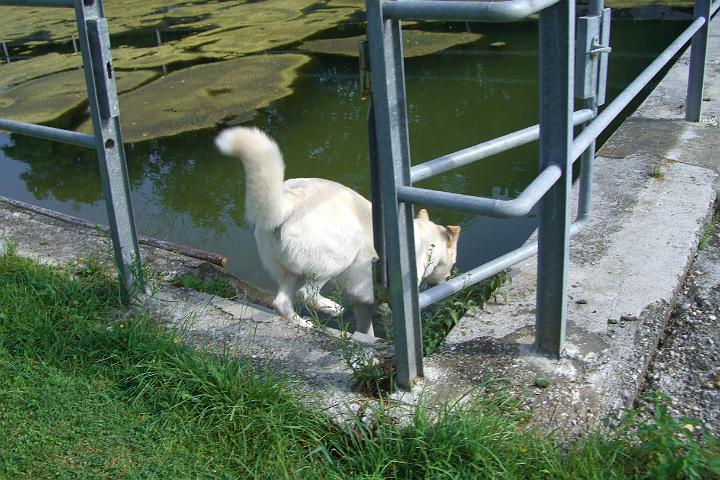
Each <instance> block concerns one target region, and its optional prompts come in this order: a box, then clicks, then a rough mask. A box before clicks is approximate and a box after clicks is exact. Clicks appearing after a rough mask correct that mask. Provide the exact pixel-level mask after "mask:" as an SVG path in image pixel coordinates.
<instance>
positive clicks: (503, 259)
mask: <svg viewBox="0 0 720 480" xmlns="http://www.w3.org/2000/svg"><path fill="white" fill-rule="evenodd" d="M587 223H588V221H587V217H583V218H579V219H578V220H577V221H575V222H573V223H572V224H571V225H570V235H571V236H572V235H575V234H576V233H578V232H579V231H580V230H582V229H583V228H584V227H585V225H587ZM537 251H538V242H537V240H534V241H532V242H530V243H527V244H525V245H523V246H522V247H520V248H517V249H515V250H513V251H511V252H508V253H506V254H505V255H502V256H500V257H498V258H496V259H494V260H491V261H489V262H487V263H484V264H482V265H480V266H479V267H475V268H473V269H472V270H468V271H467V272H465V273H462V274H460V275H458V276H457V277H453V278H451V279H450V280H448V281H447V282H444V283H441V284H439V285H435V286H434V287H431V288H428V289H427V290H425V291H423V292H420V293H419V294H418V303H419V305H420V308H421V309H423V308H427V307H429V306H430V305H432V304H433V303H436V302H439V301H440V300H443V299H445V298H447V297H449V296H450V295H452V294H454V293H457V292H459V291H460V290H464V289H466V288H468V287H470V286H472V285H475V284H477V283H480V282H482V281H483V280H486V279H488V278H490V277H492V276H493V275H496V274H498V273H500V272H502V271H503V270H506V269H508V268H510V267H512V266H513V265H515V264H517V263H520V262H522V261H523V260H527V259H528V258H530V257H532V256H534V255H536V254H537Z"/></svg>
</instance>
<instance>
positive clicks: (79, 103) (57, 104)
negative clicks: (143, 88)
mask: <svg viewBox="0 0 720 480" xmlns="http://www.w3.org/2000/svg"><path fill="white" fill-rule="evenodd" d="M157 76H158V74H157V73H155V72H150V71H142V70H140V71H135V72H118V74H117V76H116V84H117V89H118V92H127V91H129V90H132V89H133V88H137V87H139V86H140V85H142V84H144V83H147V82H149V81H150V80H152V79H153V78H155V77H157ZM86 104H87V90H86V86H85V75H84V73H83V71H82V70H80V69H76V70H69V71H67V72H61V73H55V74H52V75H47V76H45V77H41V78H38V79H35V80H30V81H28V82H24V83H21V84H20V85H18V86H16V87H13V88H10V89H8V90H5V91H3V92H2V93H0V118H10V119H13V120H20V121H24V122H30V123H50V124H61V123H62V120H63V119H65V118H67V117H69V116H70V115H71V114H73V113H74V112H75V111H76V110H78V109H80V108H82V107H84V106H85V105H86Z"/></svg>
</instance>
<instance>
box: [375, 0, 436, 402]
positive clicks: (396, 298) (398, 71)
mask: <svg viewBox="0 0 720 480" xmlns="http://www.w3.org/2000/svg"><path fill="white" fill-rule="evenodd" d="M385 3H387V2H386V1H385V0H368V1H367V36H368V43H369V49H370V67H371V71H372V91H373V95H372V101H373V109H374V119H375V133H374V134H375V142H376V145H377V161H378V164H379V167H380V168H379V169H378V170H380V169H382V170H383V171H384V173H381V174H379V177H380V190H381V196H382V202H383V205H382V209H383V223H384V227H385V241H386V247H387V248H386V252H385V253H386V255H387V276H388V279H387V280H388V286H389V288H390V306H391V308H392V315H393V327H394V334H395V362H396V364H397V382H398V385H399V386H400V387H402V388H410V386H411V385H412V382H413V380H415V378H416V377H418V376H422V375H423V351H422V338H421V335H420V309H419V307H418V290H417V273H416V268H417V267H416V265H415V246H414V243H415V242H414V238H413V232H414V225H413V209H412V205H410V204H409V203H400V202H399V201H398V198H397V187H398V186H407V185H410V147H409V140H408V123H407V111H406V103H405V74H404V69H403V56H402V32H401V30H400V21H398V20H391V19H385V18H384V16H383V11H382V8H383V5H384V4H385ZM378 173H379V172H378Z"/></svg>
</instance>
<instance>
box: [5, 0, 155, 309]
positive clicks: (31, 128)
mask: <svg viewBox="0 0 720 480" xmlns="http://www.w3.org/2000/svg"><path fill="white" fill-rule="evenodd" d="M0 5H14V6H21V7H23V6H24V7H63V8H74V9H75V19H76V23H77V27H78V36H79V40H80V51H81V53H82V60H83V70H84V72H85V84H86V86H87V94H88V103H89V105H90V115H91V117H92V125H93V132H94V133H93V135H88V134H85V133H79V132H73V131H68V130H62V129H58V128H52V127H46V126H43V125H35V124H32V123H24V122H17V121H13V120H7V119H0V130H7V131H10V132H13V133H18V134H22V135H29V136H33V137H38V138H44V139H46V140H53V141H56V142H61V143H68V144H72V145H79V146H81V147H86V148H91V149H95V150H96V152H97V157H98V162H99V165H100V178H101V181H102V185H103V193H104V196H105V205H106V207H107V215H108V222H109V224H110V236H111V238H112V243H113V250H114V254H115V263H116V266H117V270H118V276H119V279H120V290H121V294H122V296H123V298H124V299H125V300H127V299H129V298H130V297H131V295H132V293H133V292H139V291H142V290H143V288H144V286H143V285H144V282H143V278H142V274H141V272H142V269H141V266H140V250H139V248H138V240H137V233H136V231H135V220H134V218H133V211H132V203H131V201H130V188H129V185H128V173H127V166H126V161H125V148H124V146H123V141H122V135H121V131H120V120H119V116H120V109H119V106H118V100H117V89H116V87H115V72H114V70H113V66H112V57H111V55H110V36H109V33H108V26H107V21H106V20H105V15H104V10H103V4H102V0H0Z"/></svg>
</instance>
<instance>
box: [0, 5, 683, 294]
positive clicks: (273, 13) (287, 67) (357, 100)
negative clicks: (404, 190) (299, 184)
mask: <svg viewBox="0 0 720 480" xmlns="http://www.w3.org/2000/svg"><path fill="white" fill-rule="evenodd" d="M117 3H123V2H117ZM135 3H137V5H135ZM135 3H133V2H130V3H129V5H134V6H133V7H132V8H133V9H134V8H137V9H141V10H142V12H146V13H142V14H136V15H135V16H133V15H131V14H130V11H131V10H132V9H130V8H129V9H128V14H127V15H120V14H119V13H117V14H113V12H112V7H111V5H110V4H109V5H108V11H109V16H110V26H111V32H114V33H113V45H114V46H117V47H118V48H116V49H115V51H114V55H115V58H116V62H117V64H118V68H119V70H120V71H119V77H120V75H122V74H123V73H126V74H127V75H128V79H127V80H126V83H127V84H128V88H126V89H121V91H122V92H126V93H122V94H121V97H120V102H121V103H120V107H121V121H123V129H124V131H125V133H126V139H127V140H132V141H131V142H129V143H128V144H127V146H126V151H127V156H128V169H129V175H130V183H131V191H132V195H133V201H134V206H135V213H136V222H137V225H138V231H139V232H140V233H142V234H144V235H148V236H153V237H157V238H164V239H168V240H172V241H175V242H178V243H185V244H189V245H192V246H195V247H198V248H202V249H206V250H210V251H215V252H218V253H222V254H225V255H227V256H229V257H230V260H231V265H230V270H231V271H232V272H233V273H235V274H237V275H238V276H240V277H241V278H243V279H245V280H248V281H250V282H252V283H255V284H257V285H259V286H265V287H270V286H271V285H272V283H271V282H270V280H269V279H268V277H267V276H266V274H265V272H264V271H263V270H262V268H261V266H260V263H259V259H258V257H257V253H256V250H255V245H254V241H253V239H252V234H251V232H250V231H249V228H248V226H247V224H246V223H245V221H244V219H243V211H244V207H243V198H242V197H243V194H244V190H243V188H244V186H243V174H242V169H241V167H240V165H238V164H236V163H234V162H233V161H232V160H230V159H227V158H223V157H221V156H220V155H219V154H218V153H217V152H216V151H215V149H214V146H213V143H212V139H213V136H214V135H215V133H216V131H217V127H216V126H215V125H216V124H218V123H228V122H229V123H238V122H252V123H253V124H256V125H258V126H259V127H261V128H263V129H265V130H268V131H269V132H270V133H271V134H272V135H273V136H274V137H275V138H276V139H277V141H278V143H279V144H280V146H281V148H282V149H283V151H284V152H285V155H286V161H287V164H288V165H287V175H288V176H289V177H324V178H330V179H333V180H337V181H340V182H342V183H345V184H347V185H349V186H351V187H353V188H355V189H357V190H359V191H360V192H362V193H364V194H367V193H368V190H369V178H368V167H367V134H366V126H365V117H366V112H367V100H363V99H362V98H361V97H360V94H359V91H358V74H357V59H356V58H353V57H352V56H348V53H347V52H346V50H348V48H347V47H346V46H345V44H344V43H341V42H335V43H329V42H327V41H326V40H327V39H332V38H337V37H342V38H351V37H355V36H357V35H360V34H362V31H361V28H360V27H359V26H358V25H357V24H355V23H353V22H355V21H356V20H357V19H358V18H361V15H362V14H361V13H360V9H359V5H360V4H361V3H362V2H354V1H350V0H347V1H340V0H338V1H329V2H311V1H307V2H282V1H279V0H278V1H275V0H265V1H263V2H254V3H252V5H253V7H252V8H253V9H255V10H253V12H254V13H253V15H255V16H241V15H239V14H237V11H236V10H233V7H232V6H231V3H230V2H225V3H223V5H227V10H228V11H225V13H223V15H224V16H223V17H222V18H216V16H213V15H212V14H210V13H203V14H200V15H189V14H188V13H187V12H186V11H184V10H182V8H190V7H189V6H190V5H192V4H187V5H186V6H185V7H182V8H181V7H177V8H169V9H168V10H167V12H165V13H166V14H172V15H171V16H168V15H164V16H160V17H157V15H159V14H157V15H156V16H153V15H154V14H153V13H152V12H154V11H155V10H152V8H150V7H152V2H144V3H142V4H141V2H135ZM220 3H221V2H216V3H213V2H203V3H197V4H195V7H197V8H206V9H210V8H211V6H212V5H214V7H213V8H218V5H219V4H220ZM300 4H302V5H300ZM319 4H322V5H319ZM232 5H237V4H235V3H232ZM242 5H245V4H239V5H238V6H237V8H240V6H242ZM261 6H268V7H270V6H272V8H267V9H263V8H260V7H261ZM195 7H193V8H195ZM154 8H156V9H157V8H158V7H157V6H155V7H154ZM297 9H299V11H300V13H299V14H298V11H297ZM193 11H194V10H193ZM658 11H660V12H669V10H667V9H664V10H658ZM147 12H149V13H147ZM136 13H137V12H136ZM195 13H197V11H195ZM113 15H114V17H113ZM138 15H139V16H138ZM309 15H312V16H311V17H308V16H309ZM11 18H12V17H11ZM47 21H49V20H47ZM233 22H234V23H233ZM243 22H244V23H243ZM33 25H34V24H30V25H29V26H30V27H33ZM116 25H117V26H116ZM684 25H685V23H684V22H674V21H658V20H654V21H641V22H640V21H633V20H632V19H631V18H630V17H628V16H626V17H624V18H619V19H616V20H615V21H614V23H613V39H612V42H613V47H614V51H613V55H611V63H610V78H609V83H610V92H609V93H610V95H611V96H613V95H616V94H617V93H618V92H619V91H620V90H621V89H622V87H623V86H624V85H625V84H627V82H628V81H629V80H630V79H631V78H632V77H634V76H635V75H637V73H639V72H640V70H641V69H642V68H643V67H644V66H645V65H647V64H648V63H649V62H650V61H651V60H652V57H653V55H654V54H655V53H657V52H659V51H661V50H662V49H663V48H664V47H665V45H666V44H667V43H669V41H670V39H671V38H673V37H674V36H675V35H677V33H679V31H680V30H681V29H682V28H683V27H684ZM27 26H28V25H26V27H27ZM156 26H160V27H162V31H160V30H158V31H159V32H160V33H161V40H162V42H163V44H162V45H160V46H158V45H157V44H156V43H155V44H154V43H153V42H156V34H155V30H154V29H155V27H156ZM2 28H3V29H8V28H10V27H8V26H4V27H2ZM12 28H16V27H14V26H13V27H12ZM19 28H20V27H19V26H18V27H17V29H19ZM38 28H40V27H38ZM43 28H46V30H44V31H45V33H43V34H42V35H44V37H45V38H47V39H51V40H54V41H56V42H60V43H56V44H55V47H52V48H51V47H48V46H46V45H44V44H36V43H34V42H35V40H32V41H31V40H28V42H27V43H22V41H23V39H24V38H25V37H22V36H20V34H19V33H18V34H17V35H18V36H16V37H13V38H14V39H16V41H17V42H20V43H14V44H13V43H11V53H12V54H13V55H16V56H18V57H23V56H29V57H32V58H31V59H20V60H15V61H13V63H11V64H10V65H2V66H0V83H2V84H6V83H9V84H13V85H14V87H12V88H4V89H2V90H0V116H4V113H3V110H4V109H11V108H12V109H19V110H17V111H18V112H19V113H18V115H19V116H22V115H23V114H25V113H24V112H29V111H31V109H30V108H29V107H28V109H26V110H22V108H21V106H20V103H19V102H18V100H17V98H18V97H19V94H18V90H16V89H21V88H24V89H29V88H30V87H32V86H34V87H35V90H34V91H42V90H43V89H42V85H43V83H42V82H47V80H48V77H47V76H48V75H49V74H50V72H56V71H58V69H60V70H63V72H60V73H54V74H53V75H66V76H70V73H68V72H77V70H76V68H77V64H74V63H72V62H73V61H74V59H75V58H77V57H76V56H73V55H71V54H69V53H68V52H71V51H72V50H71V49H70V47H69V44H65V46H64V47H63V48H65V50H64V51H60V50H59V47H58V45H62V42H63V41H65V39H66V37H67V36H68V35H69V34H68V32H69V31H66V30H63V29H59V30H58V31H57V32H56V31H55V30H54V27H52V28H51V27H50V26H47V27H43ZM408 28H410V29H414V30H418V32H419V29H421V30H422V33H414V34H411V35H414V36H415V40H416V46H417V48H418V49H419V50H418V55H417V56H410V58H408V59H407V60H406V73H407V89H408V98H409V111H408V113H409V119H410V122H411V125H410V135H411V144H412V156H413V162H420V161H424V160H428V159H430V158H433V157H436V156H438V155H442V154H445V153H448V152H451V151H453V150H457V149H460V148H464V147H467V146H470V145H473V144H476V143H478V142H481V141H483V140H486V139H489V138H492V137H495V136H498V135H501V134H504V133H508V132H510V131H513V130H516V129H519V128H523V127H526V126H529V125H532V124H533V123H536V122H537V103H538V102H537V30H536V23H534V22H521V23H516V24H510V25H472V26H471V27H470V28H469V30H470V31H469V32H468V26H467V25H465V24H432V25H422V26H419V25H410V26H409V27H408ZM12 31H14V30H12ZM18 31H19V30H18ZM213 32H214V33H213ZM427 32H439V33H442V34H443V35H439V36H437V37H436V39H435V40H433V41H432V42H430V41H426V38H429V37H427V36H426V33H427ZM450 32H457V41H449V40H448V38H449V37H448V35H447V34H448V33H450ZM5 34H6V36H7V33H5ZM241 34H242V35H241ZM25 35H27V33H26V34H25ZM253 35H255V36H253ZM411 35H409V36H408V37H411ZM7 38H8V39H10V40H12V39H13V38H11V37H7ZM252 39H255V40H254V41H251V40H252ZM260 39H261V40H262V41H260ZM495 41H503V42H505V43H506V46H505V47H504V48H503V49H499V50H495V49H491V48H490V47H489V45H490V43H492V42H495ZM353 42H354V39H352V40H350V41H346V42H345V43H353ZM13 45H15V46H14V47H13ZM153 45H154V46H153ZM53 48H55V50H56V51H53V52H51V50H52V49H53ZM68 49H69V50H68ZM268 49H270V50H268ZM263 52H264V53H263ZM318 52H325V53H318ZM433 52H434V53H433ZM349 53H352V52H351V51H350V52H349ZM409 53H410V51H409ZM38 55H54V56H53V57H52V58H50V60H52V61H53V62H55V65H56V66H55V67H53V66H52V65H50V66H48V65H47V64H43V63H41V62H39V61H38V60H34V58H37V56H38ZM220 61H223V62H233V64H232V67H233V68H222V67H218V65H221V64H220V63H218V62H220ZM32 62H35V63H32ZM66 62H70V63H66ZM23 64H26V66H25V67H23V68H15V67H18V66H20V67H22V66H23ZM57 65H59V66H57ZM225 65H229V64H227V63H226V64H225ZM10 66H13V68H12V69H10V68H8V67H10ZM163 67H164V71H163ZM191 69H195V70H194V71H193V70H191ZM6 72H7V74H6ZM131 75H132V76H131ZM268 79H271V80H268ZM131 81H134V82H135V83H131ZM33 82H37V83H35V84H34V83H33ZM242 82H248V83H247V84H246V83H242ZM38 84H40V85H39V86H38ZM45 85H47V83H45ZM119 85H120V83H119ZM179 85H182V86H181V87H180V86H179ZM243 85H246V86H245V87H243ZM240 89H242V92H240V91H239V90H240ZM248 89H252V92H253V95H254V97H253V100H252V102H250V103H248V101H247V97H248ZM168 90H172V91H173V94H172V95H169V96H168V95H167V94H166V93H167V91H168ZM68 97H72V98H68ZM186 97H194V98H195V100H193V101H188V102H187V103H186V104H185V105H182V106H178V104H177V103H173V101H175V100H178V99H181V98H182V99H183V100H184V99H185V98H186ZM168 99H170V100H172V101H168ZM61 100H62V101H66V100H67V101H68V102H69V103H68V104H72V105H71V106H70V107H69V110H68V111H67V112H68V113H67V114H66V115H61V116H57V115H56V114H57V113H58V112H57V111H54V112H50V113H53V114H55V115H56V116H55V117H53V118H48V119H46V121H54V122H56V123H57V122H59V123H63V122H64V123H66V124H67V125H68V126H71V127H76V128H83V127H82V125H83V122H84V121H85V118H84V117H85V116H86V113H85V107H84V104H83V103H82V99H81V98H79V97H73V96H72V95H71V94H69V93H67V90H66V95H65V96H63V97H62V98H61V99H59V100H57V101H61ZM42 103H43V102H41V104H42ZM255 109H258V110H255ZM32 111H35V112H37V111H42V109H35V110H32ZM248 112H250V113H248ZM183 116H185V117H190V118H191V121H193V122H195V124H194V126H193V127H192V128H186V126H187V124H188V122H187V121H186V120H183ZM178 125H181V127H178ZM158 132H164V133H162V135H158ZM175 132H184V133H182V134H179V135H172V134H173V133H175ZM154 137H158V138H154ZM535 153H536V151H535V147H534V146H528V147H524V148H521V149H518V150H514V151H513V152H510V153H506V154H503V155H499V156H497V157H493V158H491V159H488V160H486V161H483V162H481V163H480V164H478V165H474V166H471V167H466V168H463V169H461V170H457V171H455V172H450V173H447V174H445V175H442V176H439V177H436V178H435V179H433V180H431V181H427V182H424V183H423V184H421V185H422V186H428V187H430V188H440V189H444V190H448V191H454V192H460V193H468V194H475V195H484V196H494V197H501V198H510V197H512V196H514V195H515V194H517V193H518V192H519V191H520V190H522V189H523V188H524V187H525V185H526V184H527V183H528V181H529V180H530V179H531V178H532V177H533V176H534V175H535V171H536V155H535ZM0 169H2V172H3V174H2V175H1V176H0V195H4V196H8V197H12V198H16V199H19V200H22V201H26V202H29V203H35V204H40V205H42V206H44V207H47V208H51V209H55V210H59V211H63V212H67V213H70V214H73V215H77V216H80V217H83V218H86V219H89V220H91V221H98V222H105V211H104V208H105V207H104V204H103V201H102V192H101V188H100V180H99V174H98V172H97V167H96V160H95V158H94V156H93V154H92V153H91V152H89V151H84V150H82V149H79V148H74V147H69V146H64V145H58V144H52V143H50V142H45V141H41V140H37V139H31V138H27V137H21V136H17V135H13V136H10V135H7V134H4V133H0ZM431 215H434V216H435V217H436V218H438V219H439V220H441V221H443V222H445V223H459V224H461V225H463V241H461V243H460V252H459V262H458V266H459V267H460V268H461V269H465V268H469V267H472V266H474V265H476V264H478V263H480V262H482V261H483V260H485V259H487V258H490V257H492V256H495V255H497V254H498V253H500V252H503V251H507V250H509V249H511V248H513V247H514V246H517V245H518V244H520V243H522V242H523V241H524V240H525V239H526V238H527V237H528V236H529V235H530V233H531V232H532V230H533V229H534V215H533V214H530V215H529V216H528V217H527V218H524V219H517V220H493V219H484V218H474V217H472V216H468V215H463V214H459V213H454V212H444V211H437V210H435V211H431Z"/></svg>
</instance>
